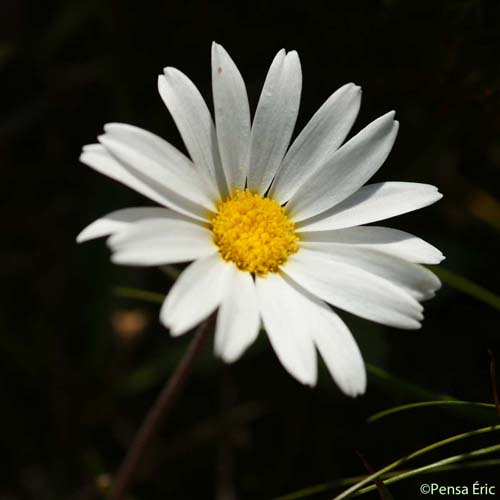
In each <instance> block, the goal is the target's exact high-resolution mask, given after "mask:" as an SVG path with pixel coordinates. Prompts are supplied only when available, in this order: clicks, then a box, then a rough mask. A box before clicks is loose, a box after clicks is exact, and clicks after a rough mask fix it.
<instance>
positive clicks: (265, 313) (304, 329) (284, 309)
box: [255, 274, 317, 386]
mask: <svg viewBox="0 0 500 500" xmlns="http://www.w3.org/2000/svg"><path fill="white" fill-rule="evenodd" d="M255 284H256V288H257V297H258V300H259V309H260V312H261V315H262V321H263V323H264V327H265V329H266V332H267V335H268V336H269V340H270V341H271V345H272V346H273V349H274V351H275V352H276V355H277V356H278V359H279V360H280V361H281V364H282V365H283V366H284V367H285V369H286V370H287V371H288V372H289V373H290V374H291V375H293V376H294V377H295V378H296V379H297V380H298V381H299V382H302V383H303V384H306V385H311V386H313V385H315V384H316V378H317V360H316V350H315V348H314V343H313V341H312V338H311V335H310V332H309V321H310V318H309V317H308V315H307V311H305V310H304V309H303V300H302V297H301V295H300V293H299V292H297V291H296V290H294V289H293V288H292V287H290V286H289V285H288V284H287V283H286V282H285V281H284V280H283V278H281V276H279V275H278V274H269V275H267V276H266V277H264V278H259V277H257V278H256V280H255Z"/></svg>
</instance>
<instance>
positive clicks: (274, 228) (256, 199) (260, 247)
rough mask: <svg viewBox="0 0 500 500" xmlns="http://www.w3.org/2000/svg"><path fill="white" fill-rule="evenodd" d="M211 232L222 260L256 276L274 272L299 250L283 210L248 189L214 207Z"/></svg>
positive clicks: (295, 237) (296, 239)
mask: <svg viewBox="0 0 500 500" xmlns="http://www.w3.org/2000/svg"><path fill="white" fill-rule="evenodd" d="M211 229H212V233H213V236H214V242H215V244H216V245H217V246H218V247H219V251H220V254H221V255H222V258H223V259H224V260H227V261H232V262H234V263H235V264H236V265H237V266H238V268H239V269H241V270H242V271H248V272H250V273H254V274H257V275H259V276H265V275H266V274H267V273H270V272H271V273H274V272H276V271H277V270H278V268H279V266H281V265H282V264H284V263H285V262H286V260H287V258H288V256H289V255H291V254H293V253H295V252H296V251H297V250H298V248H299V247H298V241H299V238H298V237H297V235H296V234H295V225H294V223H293V222H291V221H290V220H289V219H288V217H287V216H286V213H285V210H284V208H283V207H281V206H280V205H279V203H277V202H276V201H274V200H273V199H271V198H264V197H262V196H260V195H258V194H255V193H252V192H251V191H249V190H248V189H245V190H244V191H239V190H237V191H236V192H235V193H234V194H233V196H231V197H230V198H228V199H227V200H224V201H220V202H219V203H218V204H217V213H216V215H215V216H214V217H213V218H212V220H211Z"/></svg>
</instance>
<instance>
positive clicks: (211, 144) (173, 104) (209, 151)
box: [158, 68, 227, 195]
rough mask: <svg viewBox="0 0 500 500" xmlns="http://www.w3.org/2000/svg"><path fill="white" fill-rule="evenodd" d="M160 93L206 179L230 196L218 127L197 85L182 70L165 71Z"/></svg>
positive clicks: (166, 69) (199, 170)
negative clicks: (220, 148) (221, 154)
mask: <svg viewBox="0 0 500 500" xmlns="http://www.w3.org/2000/svg"><path fill="white" fill-rule="evenodd" d="M164 73H165V75H164V76H163V75H160V76H159V78H158V90H159V92H160V95H161V97H162V99H163V101H164V103H165V105H166V106H167V108H168V110H169V111H170V114H171V115H172V118H173V119H174V121H175V124H176V125H177V128H178V129H179V132H180V133H181V135H182V139H183V141H184V144H185V145H186V148H187V150H188V151H189V154H190V156H191V159H192V160H193V162H194V164H195V167H196V168H197V169H198V172H199V173H200V175H201V176H202V178H204V179H206V180H207V181H208V182H211V183H212V184H213V185H214V186H217V187H218V188H219V191H220V193H221V195H225V194H226V193H227V187H226V181H225V179H224V172H223V171H222V165H221V162H220V156H219V148H218V146H217V136H216V133H215V126H214V123H213V121H212V117H211V116H210V111H209V110H208V107H207V105H206V103H205V101H204V99H203V97H202V95H201V94H200V92H199V91H198V89H197V88H196V86H195V85H194V83H193V82H192V81H191V80H190V79H189V78H188V77H187V76H186V75H184V74H183V73H181V72H180V71H179V70H178V69H175V68H165V69H164Z"/></svg>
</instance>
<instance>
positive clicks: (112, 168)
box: [80, 144, 207, 221]
mask: <svg viewBox="0 0 500 500" xmlns="http://www.w3.org/2000/svg"><path fill="white" fill-rule="evenodd" d="M80 161H81V162H82V163H85V164H86V165H88V166H89V167H91V168H93V169H94V170H96V171H97V172H99V173H101V174H104V175H107V176H108V177H111V179H114V180H116V181H118V182H121V183H122V184H125V186H128V187H130V188H132V189H134V190H135V191H137V192H138V193H140V194H142V195H144V196H146V197H147V198H149V199H151V200H153V201H156V202H157V203H159V204H160V205H163V206H166V207H170V208H172V209H174V210H176V211H177V212H180V213H182V214H184V215H187V216H190V217H194V218H195V219H198V220H202V221H205V220H207V214H206V209H204V208H203V207H202V206H201V205H198V204H196V203H193V202H191V201H189V200H188V199H186V198H184V197H183V196H181V195H180V194H178V193H176V192H175V191H172V190H170V189H168V188H167V187H166V186H164V185H162V184H160V183H159V182H158V181H157V180H155V179H153V178H151V177H149V176H148V175H145V174H143V173H142V172H140V171H139V170H136V169H132V168H131V167H130V166H128V165H125V164H123V163H121V162H120V161H118V160H117V159H116V158H115V157H114V156H112V155H111V154H110V153H109V151H107V150H106V148H105V147H104V146H102V145H101V144H89V145H87V146H84V148H83V152H82V154H81V155H80Z"/></svg>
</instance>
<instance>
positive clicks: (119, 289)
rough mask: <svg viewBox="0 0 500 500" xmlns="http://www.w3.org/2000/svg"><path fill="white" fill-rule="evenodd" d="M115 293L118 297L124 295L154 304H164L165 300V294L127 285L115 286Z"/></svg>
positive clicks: (124, 296)
mask: <svg viewBox="0 0 500 500" xmlns="http://www.w3.org/2000/svg"><path fill="white" fill-rule="evenodd" d="M113 295H115V296H116V297H123V298H126V299H138V300H144V301H146V302H152V303H154V304H162V303H163V301H164V300H165V295H163V294H161V293H156V292H150V291H148V290H141V289H139V288H128V287H125V286H115V287H114V288H113Z"/></svg>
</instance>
